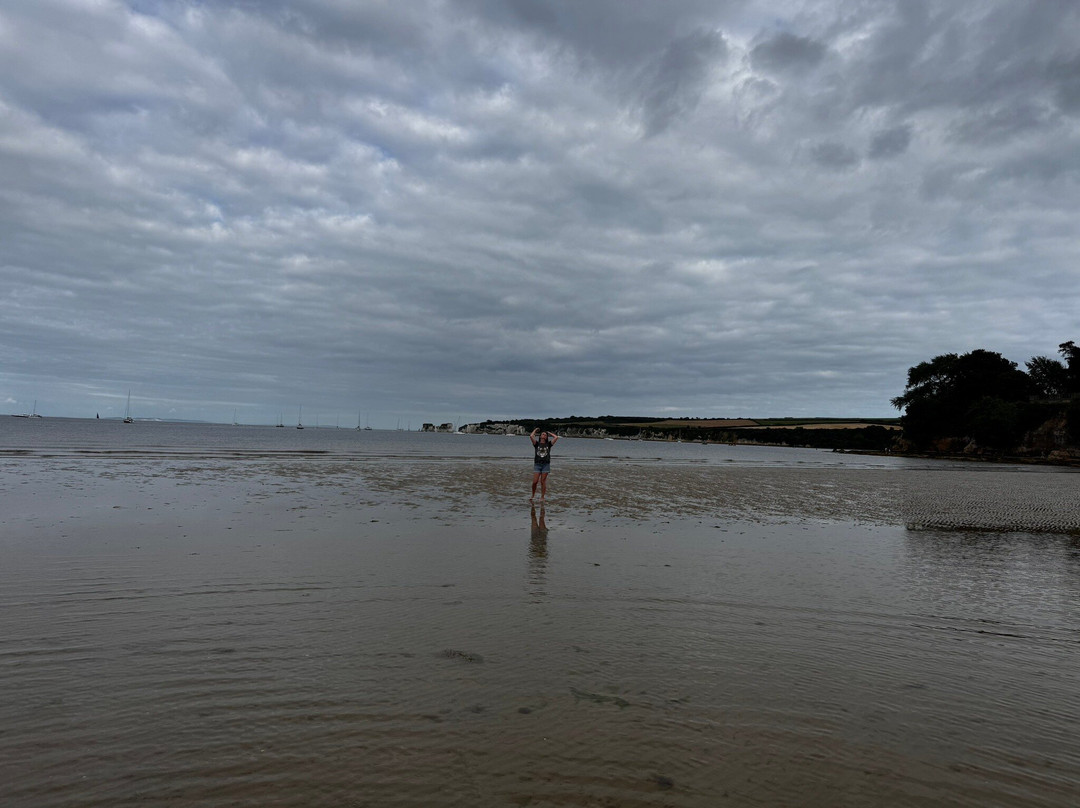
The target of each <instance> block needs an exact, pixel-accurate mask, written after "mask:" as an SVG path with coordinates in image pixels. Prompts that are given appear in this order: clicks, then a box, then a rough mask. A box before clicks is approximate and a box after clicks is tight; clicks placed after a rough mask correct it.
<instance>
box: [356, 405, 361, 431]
mask: <svg viewBox="0 0 1080 808" xmlns="http://www.w3.org/2000/svg"><path fill="white" fill-rule="evenodd" d="M360 429H361V426H360V410H357V411H356V431H357V432H359V431H360Z"/></svg>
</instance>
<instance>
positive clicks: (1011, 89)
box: [0, 0, 1080, 426]
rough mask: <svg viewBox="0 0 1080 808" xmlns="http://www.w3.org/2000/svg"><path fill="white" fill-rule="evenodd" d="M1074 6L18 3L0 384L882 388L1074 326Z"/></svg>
mask: <svg viewBox="0 0 1080 808" xmlns="http://www.w3.org/2000/svg"><path fill="white" fill-rule="evenodd" d="M1078 23H1080V17H1078V12H1077V9H1076V6H1075V4H1072V3H1052V2H1047V3H1038V4H1025V3H1021V4H1017V3H1012V2H1005V0H1001V2H975V1H974V0H971V2H957V3H949V4H933V3H920V2H899V0H898V1H897V2H874V3H863V2H855V0H850V2H849V1H848V0H836V2H833V3H826V4H810V5H806V4H792V5H791V6H790V7H789V6H788V5H787V4H779V5H778V4H776V3H771V2H770V3H766V2H764V1H763V0H762V2H750V0H746V1H745V2H732V3H724V4H717V3H715V2H712V1H711V0H710V1H709V2H705V0H702V2H682V3H678V4H671V3H668V2H660V0H655V1H653V2H642V3H625V2H622V0H602V1H601V2H590V3H580V2H572V0H560V1H558V2H556V1H555V0H552V2H525V1H524V0H521V2H503V1H502V0H499V2H496V0H460V1H459V2H434V0H432V2H416V3H383V2H360V3H357V2H352V1H351V0H304V1H303V2H288V3H286V2H283V1H280V0H268V1H267V2H214V1H213V0H204V1H203V2H199V3H186V2H172V1H170V2H166V1H165V0H158V1H156V2H155V1H154V0H142V1H141V2H129V3H124V2H120V1H119V0H101V2H97V3H92V4H90V3H85V2H79V1H78V0H33V2H31V0H10V1H9V2H7V3H5V4H4V6H3V7H2V8H0V174H2V176H3V177H4V182H3V183H2V184H0V245H2V249H0V280H2V281H3V285H2V291H0V349H2V350H3V351H4V356H5V362H4V365H3V371H2V372H0V400H7V401H12V402H18V403H20V405H18V406H17V405H16V404H12V405H11V407H10V408H11V409H13V410H18V409H20V408H21V409H28V408H29V402H31V401H32V400H33V399H35V398H36V399H39V400H40V401H41V402H42V404H43V405H44V409H46V410H48V409H51V411H52V412H53V413H55V414H61V413H67V414H86V413H87V412H92V411H95V410H101V411H102V414H103V415H105V414H107V413H111V414H116V413H117V411H118V410H117V408H118V407H119V408H120V409H119V411H120V412H122V408H123V400H124V395H125V392H126V390H127V389H128V388H129V387H130V388H132V389H133V399H136V400H137V401H138V402H139V414H140V415H160V416H166V415H174V416H180V417H209V418H218V419H226V418H231V417H232V411H233V409H234V408H236V409H238V410H239V411H240V412H239V417H240V418H241V420H245V413H247V415H248V416H249V419H250V420H255V419H262V420H272V419H273V420H276V418H277V417H278V415H279V413H280V412H282V411H286V413H288V412H289V411H290V410H291V409H292V408H295V407H296V406H297V405H299V404H301V403H304V404H305V412H308V409H309V408H311V409H312V417H314V416H315V415H316V414H317V413H318V412H319V408H320V407H321V408H322V409H323V410H324V415H325V416H326V417H329V416H330V413H331V411H333V412H337V413H339V414H340V416H341V417H342V419H343V422H344V420H347V419H351V418H353V417H355V412H356V409H357V408H363V409H365V410H369V411H370V412H371V413H372V421H373V424H374V425H376V426H393V425H394V423H395V422H396V420H397V419H398V418H400V419H401V420H402V421H403V422H404V421H408V420H409V419H411V420H412V421H414V422H415V423H420V422H422V421H424V420H440V421H441V420H450V419H456V418H457V417H459V416H464V417H466V418H485V417H489V416H495V415H530V414H568V413H577V414H587V413H590V412H592V413H597V412H601V411H604V412H610V411H620V412H642V413H657V414H663V413H668V412H674V413H678V414H715V415H722V414H731V415H755V414H756V415H765V414H780V415H783V414H791V415H799V414H836V415H848V414H860V413H861V414H878V415H883V414H888V413H889V411H890V410H889V406H888V400H889V398H891V397H892V396H894V395H896V394H897V393H898V392H899V390H900V389H901V388H902V386H903V381H904V375H905V372H906V370H907V367H908V366H909V365H911V364H914V363H916V362H918V361H922V360H923V359H926V358H929V357H930V356H932V355H934V354H936V353H941V352H944V351H963V350H969V349H971V348H974V347H987V348H990V349H993V350H1001V351H1004V352H1005V353H1006V354H1007V355H1010V357H1011V358H1013V359H1016V360H1019V361H1023V360H1024V359H1026V358H1028V356H1031V355H1035V354H1044V353H1048V352H1052V350H1053V348H1054V346H1056V345H1057V344H1058V343H1059V342H1061V341H1063V340H1065V339H1070V338H1080V335H1076V334H1073V333H1070V332H1069V329H1070V328H1074V327H1075V315H1074V312H1075V311H1076V310H1077V309H1078V308H1080V299H1078V298H1077V295H1078V294H1080V293H1078V292H1077V291H1076V290H1077V289H1080V284H1077V283H1076V271H1077V270H1076V261H1075V252H1076V245H1075V235H1074V230H1075V225H1074V223H1073V220H1074V211H1075V208H1076V206H1077V203H1080V199H1077V198H1076V197H1077V192H1076V187H1077V186H1076V182H1075V180H1076V176H1077V172H1078V170H1080V169H1078V166H1080V161H1078V160H1077V159H1076V155H1077V147H1078V145H1080V134H1078V131H1077V129H1076V126H1075V121H1076V110H1077V103H1076V98H1077V92H1076V87H1077V69H1076V66H1077V65H1078V64H1080V49H1078V47H1077V45H1076V43H1075V38H1074V37H1073V36H1071V35H1070V31H1074V30H1076V29H1077V24H1078ZM22 402H26V403H25V405H24V406H22V405H21V403H22Z"/></svg>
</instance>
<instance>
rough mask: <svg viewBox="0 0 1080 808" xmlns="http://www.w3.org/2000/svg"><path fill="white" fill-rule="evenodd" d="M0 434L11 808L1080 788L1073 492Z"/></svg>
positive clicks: (0, 692)
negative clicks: (535, 495)
mask: <svg viewBox="0 0 1080 808" xmlns="http://www.w3.org/2000/svg"><path fill="white" fill-rule="evenodd" d="M530 468H531V451H530V450H529V445H528V442H527V441H526V440H525V439H524V438H503V437H480V436H458V435H438V434H418V433H399V432H380V431H360V432H357V431H355V430H336V429H319V430H316V429H305V430H302V431H300V430H296V429H295V428H285V429H274V428H269V427H229V426H207V425H175V424H157V423H147V422H138V423H136V424H133V425H123V424H119V423H116V422H93V421H91V422H87V421H66V420H59V419H43V420H33V421H30V420H24V419H13V418H9V419H0V497H2V502H3V506H2V510H0V558H2V559H3V563H2V565H0V804H3V805H5V806H6V805H13V806H22V805H25V806H64V807H67V806H128V805H145V804H150V805H183V806H187V805H191V806H226V805H260V806H261V805H296V806H321V805H326V806H340V805H346V806H347V805H358V806H368V805H370V806H381V805H408V806H428V805H469V806H485V805H492V806H501V805H552V806H555V805H558V806H587V805H619V806H623V805H625V806H714V805H737V806H741V805H765V806H775V805H792V806H795V805H807V806H818V805H820V806H835V805H850V806H857V805H858V806H862V805H911V806H916V805H918V806H925V805H942V806H944V805H949V806H953V805H970V806H985V805H1001V806H1071V805H1075V804H1076V801H1077V794H1078V793H1080V741H1078V740H1077V733H1076V726H1077V725H1078V721H1080V653H1078V652H1080V538H1078V537H1080V523H1078V522H1077V515H1076V514H1077V512H1078V511H1080V508H1077V503H1078V496H1077V495H1078V494H1080V477H1078V476H1077V475H1076V474H1075V473H1071V472H1068V471H1062V470H1057V469H1049V468H1038V467H1010V466H990V465H967V464H943V463H930V462H925V461H910V460H905V459H901V458H893V457H861V456H855V455H842V454H834V453H831V452H821V451H813V450H790V449H774V448H766V447H743V446H740V447H729V446H702V445H700V444H660V443H641V442H631V441H595V440H593V441H590V440H571V439H567V440H563V441H560V443H559V444H558V446H557V447H556V457H555V464H554V470H553V473H552V478H551V487H552V496H551V501H550V502H548V503H546V504H545V506H543V507H535V506H530V504H529V503H528V502H527V501H526V499H525V497H526V495H527V490H528V482H529V478H530V473H529V472H530Z"/></svg>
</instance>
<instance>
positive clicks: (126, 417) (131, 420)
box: [124, 390, 135, 424]
mask: <svg viewBox="0 0 1080 808" xmlns="http://www.w3.org/2000/svg"><path fill="white" fill-rule="evenodd" d="M124 423H125V424H133V423H135V419H134V418H132V417H131V391H130V390H128V397H127V408H126V409H125V410H124Z"/></svg>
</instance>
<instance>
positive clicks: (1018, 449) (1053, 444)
mask: <svg viewBox="0 0 1080 808" xmlns="http://www.w3.org/2000/svg"><path fill="white" fill-rule="evenodd" d="M1077 432H1080V407H1076V406H1075V405H1073V406H1071V407H1069V408H1062V409H1060V410H1058V411H1057V412H1055V413H1054V414H1053V415H1051V416H1050V417H1049V418H1047V419H1046V420H1044V421H1042V422H1041V423H1039V424H1038V426H1036V427H1034V428H1032V429H1029V430H1028V431H1027V432H1025V433H1024V436H1023V438H1022V439H1021V440H1020V442H1019V443H1018V444H1016V445H1015V446H1013V447H1011V448H1008V449H1004V450H1003V449H1001V448H996V449H995V448H991V447H988V446H983V445H981V444H980V443H979V442H978V441H976V440H975V439H973V438H970V437H941V438H935V439H933V440H931V441H929V443H927V444H923V445H921V446H917V445H916V444H914V443H912V442H911V441H908V440H905V439H903V438H901V439H900V440H898V441H896V444H895V447H894V448H895V451H897V452H899V453H900V454H920V455H922V454H927V453H928V454H930V455H940V456H945V457H961V456H962V457H971V458H985V459H994V460H996V459H1009V458H1015V459H1025V460H1035V461H1039V460H1045V461H1048V462H1051V463H1070V464H1072V463H1080V441H1077V439H1076V433H1077Z"/></svg>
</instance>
